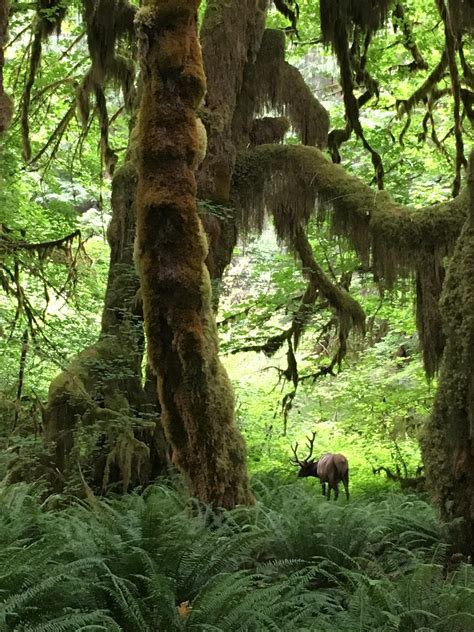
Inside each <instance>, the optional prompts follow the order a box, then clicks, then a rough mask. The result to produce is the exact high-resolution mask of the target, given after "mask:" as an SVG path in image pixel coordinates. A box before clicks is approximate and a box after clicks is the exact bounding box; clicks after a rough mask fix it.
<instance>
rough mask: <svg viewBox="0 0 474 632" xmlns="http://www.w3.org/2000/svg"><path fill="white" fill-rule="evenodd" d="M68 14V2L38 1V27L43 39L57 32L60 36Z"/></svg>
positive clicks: (60, 0)
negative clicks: (63, 22)
mask: <svg viewBox="0 0 474 632" xmlns="http://www.w3.org/2000/svg"><path fill="white" fill-rule="evenodd" d="M66 12H67V1H66V0H38V8H37V15H38V27H39V31H40V32H41V36H42V38H43V39H46V38H47V37H49V36H50V35H53V33H55V32H56V33H58V34H59V32H60V30H61V24H62V21H63V20H64V18H65V17H66Z"/></svg>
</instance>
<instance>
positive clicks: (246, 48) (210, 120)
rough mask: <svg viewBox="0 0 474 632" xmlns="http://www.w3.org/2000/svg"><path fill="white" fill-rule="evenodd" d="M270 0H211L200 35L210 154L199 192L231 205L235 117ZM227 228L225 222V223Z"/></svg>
mask: <svg viewBox="0 0 474 632" xmlns="http://www.w3.org/2000/svg"><path fill="white" fill-rule="evenodd" d="M267 5H268V1H267V0H229V1H228V2H224V3H223V2H220V0H210V1H208V2H207V3H206V11H205V14H204V18H203V23H202V28H201V33H200V40H201V44H202V56H203V63H204V67H205V69H206V76H207V85H208V92H207V96H206V102H205V106H206V110H207V114H206V119H207V123H206V121H205V124H206V125H207V136H208V153H207V157H206V160H205V161H204V163H203V165H202V167H201V169H200V170H199V173H198V185H199V197H200V198H201V199H207V200H211V201H212V202H214V203H218V204H224V205H226V204H228V201H229V194H230V183H231V179H232V171H233V165H234V159H235V150H234V146H233V142H232V118H233V114H234V110H235V107H236V103H237V97H238V95H239V93H240V90H241V87H242V81H243V75H244V68H245V65H246V63H247V61H249V60H253V59H255V56H256V54H257V51H258V49H259V47H260V43H261V39H262V35H263V31H264V28H265V19H266V11H267ZM222 228H223V230H226V226H225V225H223V227H222Z"/></svg>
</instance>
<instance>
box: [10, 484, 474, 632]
mask: <svg viewBox="0 0 474 632" xmlns="http://www.w3.org/2000/svg"><path fill="white" fill-rule="evenodd" d="M254 490H255V492H256V494H257V505H256V507H255V508H237V509H235V510H233V511H231V512H224V513H219V514H214V513H212V512H211V511H210V510H209V509H207V508H205V507H201V506H199V505H198V504H195V503H194V502H191V501H190V500H189V499H188V498H186V496H185V494H184V492H183V491H182V490H181V488H180V486H175V487H171V486H169V485H164V484H160V485H156V486H154V487H152V488H149V489H147V490H146V491H145V492H144V493H143V494H142V495H136V494H135V495H129V496H126V497H124V498H121V499H117V500H111V501H108V502H104V501H100V500H98V499H92V501H91V502H92V506H91V507H88V506H86V505H82V504H76V505H74V506H71V507H69V508H67V509H64V510H61V511H57V510H56V511H52V510H51V509H52V507H53V505H54V503H55V500H59V499H55V498H54V497H51V498H49V499H48V500H47V501H46V502H45V503H43V504H41V503H40V501H39V500H38V492H39V491H40V490H38V489H35V488H32V487H28V486H26V485H16V486H13V487H10V488H3V489H2V490H0V502H1V505H2V512H1V514H0V540H1V541H2V543H3V547H2V549H1V551H0V568H1V569H2V570H1V573H0V626H1V628H2V630H5V631H7V630H12V631H13V630H18V631H20V630H21V631H23V630H25V631H26V630H35V631H36V630H51V631H56V630H61V631H62V630H81V629H91V630H125V631H127V630H129V631H130V632H131V631H136V630H144V631H146V630H150V631H151V630H163V631H166V632H173V631H175V630H176V631H177V630H215V631H222V632H227V631H228V630H242V631H243V630H254V631H255V632H257V631H258V630H263V629H265V630H282V629H284V630H288V631H291V630H294V631H295V632H296V631H297V630H298V631H301V630H334V629H336V630H354V629H358V630H386V631H389V630H394V631H395V630H402V629H403V630H407V631H409V630H410V631H413V632H414V631H415V630H416V629H419V628H420V626H424V627H425V628H426V629H430V630H444V629H446V627H444V626H447V625H448V624H449V626H450V627H452V629H453V630H455V631H456V630H458V631H459V632H461V631H462V630H467V629H469V625H470V622H471V621H472V620H473V617H474V609H473V604H474V599H473V597H474V575H473V573H472V567H469V566H467V565H462V564H461V565H460V566H458V567H457V568H455V569H452V570H448V571H447V572H445V571H444V570H443V564H444V562H445V554H446V543H445V542H446V541H445V536H444V534H443V532H442V530H441V527H440V525H439V523H438V520H437V517H436V515H435V513H434V511H433V509H432V508H431V507H430V506H429V505H427V504H426V503H425V502H424V501H421V500H419V499H416V498H415V497H412V496H404V495H401V494H394V495H389V496H387V497H386V499H385V500H382V501H379V502H377V501H372V502H366V501H359V502H351V503H349V504H347V505H345V506H344V505H341V504H339V505H336V504H332V503H328V502H326V501H325V500H323V499H322V498H319V497H316V496H315V495H314V493H313V491H312V490H310V489H308V488H306V487H305V486H304V485H301V484H300V482H297V483H293V484H290V485H288V484H285V483H284V482H283V481H282V480H281V479H279V478H278V477H277V476H274V477H273V478H272V479H270V478H268V479H267V482H265V481H264V480H263V479H261V478H260V479H255V480H254ZM188 601H189V606H190V608H191V609H188V608H187V606H186V604H184V603H183V602H188ZM178 606H181V608H180V609H178ZM463 626H467V627H463Z"/></svg>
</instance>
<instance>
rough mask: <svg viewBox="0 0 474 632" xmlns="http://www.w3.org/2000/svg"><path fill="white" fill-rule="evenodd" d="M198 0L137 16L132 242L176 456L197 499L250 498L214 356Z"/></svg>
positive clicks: (165, 4) (161, 3) (150, 8)
mask: <svg viewBox="0 0 474 632" xmlns="http://www.w3.org/2000/svg"><path fill="white" fill-rule="evenodd" d="M198 6H199V0H193V1H190V0H152V1H150V2H148V3H147V5H146V6H145V7H143V8H142V9H141V10H140V11H139V13H138V15H137V18H136V23H137V26H138V31H139V35H140V38H141V41H142V42H143V41H146V45H145V46H143V48H142V50H141V57H142V59H141V61H142V65H143V71H144V85H143V96H142V102H141V107H140V114H139V135H138V150H139V159H138V173H139V182H138V197H137V210H138V213H137V238H138V261H139V269H140V280H141V288H142V296H143V307H144V317H145V329H146V333H147V340H148V354H149V359H150V363H151V366H152V368H153V370H154V371H155V372H156V373H157V376H158V392H159V398H160V402H161V407H162V419H163V425H164V428H165V432H166V436H167V438H168V440H169V441H170V443H171V446H172V449H173V461H174V462H175V464H176V465H177V466H178V467H179V468H180V469H181V470H182V471H183V473H184V474H185V475H186V477H187V479H188V482H189V485H190V489H191V492H192V493H193V494H194V495H195V496H197V497H198V498H199V499H200V500H201V501H202V502H204V503H209V504H212V505H214V506H218V507H226V508H228V507H234V506H235V505H236V504H248V503H250V502H252V500H253V499H252V495H251V493H250V490H249V484H248V479H247V472H246V455H245V446H244V442H243V439H242V437H241V436H240V433H239V432H238V430H237V427H236V425H235V420H234V395H233V390H232V386H231V384H230V381H229V379H228V377H227V374H226V372H225V370H224V368H223V366H222V364H221V363H220V361H219V358H218V340H217V328H216V324H215V319H214V315H213V311H212V305H211V286H210V279H209V273H208V271H207V268H206V266H205V264H204V261H205V259H206V255H207V244H206V238H205V233H204V231H203V228H202V225H201V221H200V219H199V216H198V213H197V205H196V191H197V186H196V180H195V175H194V169H195V168H196V166H197V165H196V157H197V155H198V152H199V135H198V129H199V128H198V126H197V122H196V110H197V108H198V107H199V105H200V104H201V101H202V99H203V96H204V92H205V89H206V81H205V76H204V69H203V63H202V57H201V49H200V46H199V42H198V38H197V9H198Z"/></svg>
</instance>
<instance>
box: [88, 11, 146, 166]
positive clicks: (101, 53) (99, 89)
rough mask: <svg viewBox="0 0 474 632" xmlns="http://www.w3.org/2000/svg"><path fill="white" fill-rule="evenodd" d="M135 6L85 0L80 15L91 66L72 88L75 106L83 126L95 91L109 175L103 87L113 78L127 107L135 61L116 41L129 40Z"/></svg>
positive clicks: (111, 154) (132, 91)
mask: <svg viewBox="0 0 474 632" xmlns="http://www.w3.org/2000/svg"><path fill="white" fill-rule="evenodd" d="M136 11H137V9H136V7H134V6H133V5H131V4H130V3H129V2H128V0H98V1H96V0H85V1H84V18H85V22H86V28H87V45H88V48H89V54H90V57H91V67H90V69H89V70H88V71H87V73H86V74H85V75H84V78H83V80H82V81H81V83H80V84H79V86H78V87H77V90H76V102H77V109H78V112H79V115H80V119H81V122H82V125H83V127H84V128H87V125H88V122H89V115H90V96H91V94H94V95H95V101H96V108H97V113H98V118H99V124H100V150H101V157H102V163H103V165H104V169H105V171H106V173H108V174H109V175H112V174H113V172H114V169H115V165H116V163H117V156H116V154H115V152H114V151H113V149H112V148H111V147H110V144H109V118H108V112H107V104H106V100H105V97H104V89H105V85H106V83H107V82H113V83H114V84H115V85H117V86H118V87H120V88H121V89H122V92H123V99H124V103H125V107H126V108H127V109H128V110H130V109H131V107H132V105H133V102H134V99H135V65H134V63H133V61H132V60H131V59H129V58H126V57H124V56H123V55H120V54H119V53H118V52H117V45H118V43H119V42H120V41H121V40H123V39H126V40H128V41H129V42H132V41H133V36H134V27H133V20H134V17H135V13H136Z"/></svg>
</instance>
